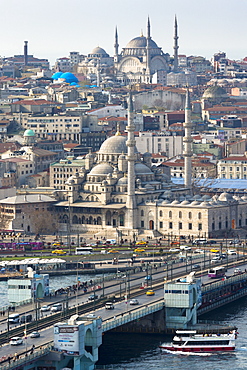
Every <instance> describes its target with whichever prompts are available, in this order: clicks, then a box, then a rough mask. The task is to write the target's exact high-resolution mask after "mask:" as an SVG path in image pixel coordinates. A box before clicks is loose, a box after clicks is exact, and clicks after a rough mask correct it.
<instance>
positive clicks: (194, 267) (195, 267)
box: [192, 264, 201, 270]
mask: <svg viewBox="0 0 247 370" xmlns="http://www.w3.org/2000/svg"><path fill="white" fill-rule="evenodd" d="M192 270H201V266H200V265H198V264H196V265H193V266H192Z"/></svg>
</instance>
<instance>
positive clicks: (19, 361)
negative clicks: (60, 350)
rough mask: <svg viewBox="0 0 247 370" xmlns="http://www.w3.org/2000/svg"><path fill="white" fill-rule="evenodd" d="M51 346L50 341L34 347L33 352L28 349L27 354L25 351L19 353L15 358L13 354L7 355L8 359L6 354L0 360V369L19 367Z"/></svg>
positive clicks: (43, 353)
mask: <svg viewBox="0 0 247 370" xmlns="http://www.w3.org/2000/svg"><path fill="white" fill-rule="evenodd" d="M52 348H53V342H50V343H48V344H47V345H43V346H42V347H40V348H37V349H36V348H35V349H34V350H33V352H32V351H29V354H28V352H25V353H23V354H21V355H19V357H18V358H16V357H15V356H12V357H9V360H8V356H6V357H5V358H4V360H2V362H0V369H1V370H11V369H15V368H19V367H21V366H23V365H24V364H27V363H29V362H30V361H32V360H35V359H37V358H38V357H42V356H44V355H46V354H48V353H49V352H50V351H51V349H52Z"/></svg>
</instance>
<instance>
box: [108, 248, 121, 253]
mask: <svg viewBox="0 0 247 370" xmlns="http://www.w3.org/2000/svg"><path fill="white" fill-rule="evenodd" d="M108 253H112V254H114V253H119V251H117V250H116V249H110V250H109V251H108Z"/></svg>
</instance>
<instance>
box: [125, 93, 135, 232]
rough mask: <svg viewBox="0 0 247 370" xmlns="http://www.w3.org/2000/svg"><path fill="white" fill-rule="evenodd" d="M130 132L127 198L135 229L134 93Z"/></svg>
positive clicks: (130, 107)
mask: <svg viewBox="0 0 247 370" xmlns="http://www.w3.org/2000/svg"><path fill="white" fill-rule="evenodd" d="M126 130H127V132H128V140H127V142H126V145H127V148H128V156H127V161H128V194H127V200H126V208H127V209H128V212H127V215H128V217H127V219H128V221H127V222H128V224H127V225H128V228H130V230H133V229H134V228H135V226H136V217H135V215H134V213H135V211H134V210H135V208H136V198H135V136H134V131H135V125H134V109H133V101H132V95H131V93H130V94H129V104H128V125H127V127H126Z"/></svg>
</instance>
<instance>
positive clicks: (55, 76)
mask: <svg viewBox="0 0 247 370" xmlns="http://www.w3.org/2000/svg"><path fill="white" fill-rule="evenodd" d="M62 74H63V72H56V73H54V74H53V75H52V76H51V78H52V79H53V80H58V79H59V78H60V76H61V75H62Z"/></svg>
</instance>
